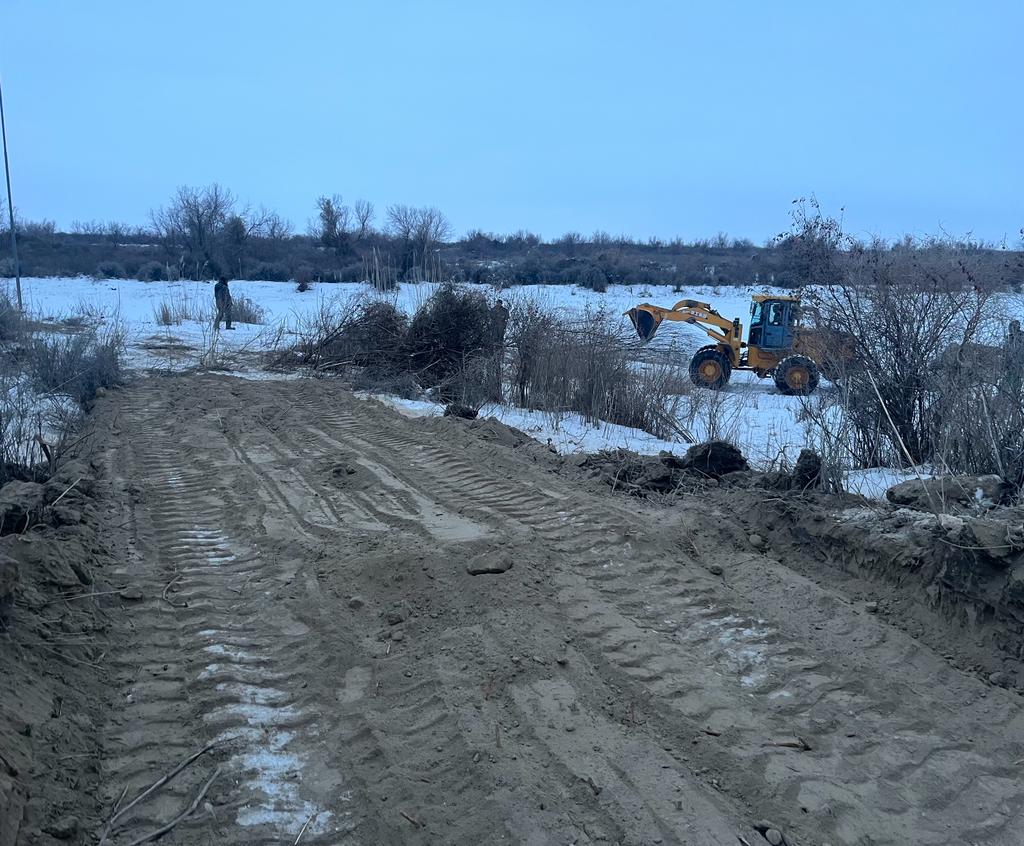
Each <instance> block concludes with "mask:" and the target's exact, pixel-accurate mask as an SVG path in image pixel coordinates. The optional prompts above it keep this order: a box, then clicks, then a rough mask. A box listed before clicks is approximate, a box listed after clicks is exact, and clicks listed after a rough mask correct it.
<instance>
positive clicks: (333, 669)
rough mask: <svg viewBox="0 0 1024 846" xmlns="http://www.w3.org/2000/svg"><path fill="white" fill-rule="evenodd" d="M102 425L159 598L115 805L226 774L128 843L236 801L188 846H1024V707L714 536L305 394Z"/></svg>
mask: <svg viewBox="0 0 1024 846" xmlns="http://www.w3.org/2000/svg"><path fill="white" fill-rule="evenodd" d="M97 425H99V426H107V427H109V431H110V432H111V435H110V436H109V437H108V438H107V444H108V450H107V453H106V456H105V462H106V466H107V477H108V480H109V481H108V486H109V489H108V491H107V492H106V494H105V495H106V496H107V497H109V501H110V503H111V509H112V513H111V520H112V525H117V526H118V527H119V528H117V529H116V530H115V531H117V532H120V533H123V538H121V541H120V544H119V545H120V548H122V549H124V551H125V559H124V561H123V562H122V563H121V565H120V567H121V571H120V572H121V574H122V576H121V577H123V578H127V579H130V580H131V581H132V582H133V583H135V584H137V585H138V586H139V588H140V589H141V593H142V599H141V601H139V602H137V603H135V604H133V605H131V606H128V612H129V614H130V621H129V626H128V627H127V628H126V629H125V631H124V634H123V636H122V637H121V638H120V639H119V643H118V644H117V649H116V652H117V654H116V657H115V659H114V660H115V662H116V671H117V684H116V689H114V690H112V692H111V693H112V696H113V697H114V699H115V702H116V705H117V707H116V709H115V710H114V711H112V716H111V718H110V720H109V723H108V725H107V726H106V727H105V729H104V730H103V742H104V748H105V754H106V759H105V761H104V764H103V770H104V782H105V785H106V787H105V795H104V797H103V798H104V799H105V801H107V802H109V803H113V802H114V801H115V800H116V799H117V797H118V796H119V795H120V794H121V792H122V790H123V788H124V787H125V785H128V786H129V787H130V790H129V794H128V795H129V796H131V795H133V794H134V792H135V791H136V789H137V788H140V787H143V786H145V785H147V784H149V783H150V782H152V781H153V780H154V778H155V777H156V776H158V775H160V774H161V773H164V772H166V771H167V770H168V769H170V767H171V766H173V764H174V763H175V762H177V761H179V760H181V759H183V758H185V757H186V756H188V755H189V754H190V753H192V752H195V751H197V750H199V749H201V748H203V747H204V746H205V745H206V744H209V743H212V742H219V744H220V745H219V746H217V747H216V748H214V749H213V750H211V751H210V752H208V753H207V754H205V755H204V756H202V757H201V758H199V759H198V760H197V761H196V762H195V763H193V764H192V765H190V766H189V767H188V768H187V769H186V770H185V771H184V772H183V773H182V774H181V775H180V776H179V777H178V778H176V779H175V780H174V781H172V782H171V783H170V784H168V785H167V786H166V787H165V788H162V789H160V790H159V791H157V792H156V793H155V794H154V795H153V797H152V798H150V799H148V800H147V801H145V802H143V803H141V804H140V805H139V806H137V807H136V808H135V809H133V810H132V814H134V813H136V812H138V813H137V815H135V816H134V817H132V814H128V815H126V816H125V818H124V819H125V820H126V821H127V820H128V818H129V817H132V819H131V821H130V822H128V823H127V826H126V827H127V833H125V832H122V833H121V834H119V835H118V836H117V837H115V838H113V839H112V840H111V842H112V843H116V844H121V843H127V842H130V840H131V838H132V837H133V836H138V835H141V834H143V833H145V832H147V831H150V830H152V829H154V828H157V827H159V825H160V824H161V823H163V822H165V821H167V820H169V819H171V818H173V817H174V816H175V815H176V814H177V813H179V812H180V811H181V809H182V808H183V807H186V806H187V805H188V804H189V803H190V802H191V801H192V800H193V798H194V797H196V796H197V795H198V794H199V793H200V792H201V790H202V788H203V787H204V785H206V783H207V782H208V780H209V779H210V778H211V777H212V776H214V775H216V777H215V778H214V780H213V782H212V784H211V785H210V786H209V789H208V792H207V793H205V795H203V796H202V798H201V800H200V803H199V811H198V813H197V814H196V815H194V816H193V817H192V818H191V819H189V820H187V821H185V822H183V823H181V824H180V825H178V826H177V827H176V828H175V829H174V830H173V832H172V833H171V834H170V835H169V836H168V837H167V838H166V840H165V841H164V842H168V843H178V844H213V843H216V844H221V846H226V844H257V843H260V844H262V843H266V844H271V843H273V844H281V843H289V844H291V843H294V842H295V841H296V839H297V838H299V841H300V842H301V843H304V844H315V843H322V844H328V843H331V844H333V843H353V844H356V843H360V844H384V843H387V844H392V843H456V844H488V843H528V844H549V843H550V844H556V843H557V844H570V843H578V844H585V843H622V844H653V843H666V844H723V846H725V844H730V846H733V845H734V844H737V843H744V842H745V843H748V844H751V846H756V844H757V843H764V842H768V841H767V840H765V839H764V837H763V836H762V835H761V834H759V833H758V830H757V829H756V827H755V826H756V824H757V823H758V821H759V820H766V821H771V822H772V824H773V825H774V826H776V827H778V828H779V829H781V830H782V831H784V832H785V834H786V837H787V838H788V841H789V842H790V843H792V844H823V843H831V844H833V846H838V844H944V843H953V842H956V843H973V844H1007V846H1010V844H1020V843H1021V842H1022V841H1021V837H1022V835H1021V832H1022V831H1024V812H1022V807H1024V806H1022V802H1024V785H1022V782H1021V764H1020V759H1022V758H1024V743H1022V738H1024V731H1022V729H1024V721H1022V711H1021V707H1020V702H1021V700H1020V698H1019V697H1017V696H1015V695H1013V694H1011V693H1009V692H1007V691H1002V690H997V689H994V688H991V687H989V686H987V685H985V684H983V683H982V682H980V681H978V680H977V679H975V678H973V677H970V676H967V675H964V674H962V673H960V672H958V671H957V670H955V669H953V668H952V667H951V666H950V665H949V664H948V663H947V662H946V661H945V660H944V659H943V658H942V657H941V656H939V655H937V654H935V653H934V652H933V651H931V650H929V649H928V648H925V647H924V646H922V645H921V644H919V643H918V642H916V641H914V640H913V639H911V638H910V637H909V636H908V635H906V634H904V633H902V632H900V631H898V630H895V629H893V628H891V627H889V626H887V625H886V623H885V621H884V620H881V619H879V618H878V617H877V616H875V615H872V614H869V613H866V612H865V610H864V608H863V607H862V606H861V604H859V603H858V602H855V601H852V600H851V599H850V598H849V597H847V596H845V595H844V594H843V593H842V591H841V589H840V588H839V587H837V586H830V585H829V583H828V582H827V580H825V581H823V582H822V584H820V585H819V584H815V583H814V582H812V581H811V580H809V579H808V578H805V577H804V576H802V575H799V574H798V573H797V572H796V570H795V569H794V568H791V567H788V566H786V564H785V562H780V561H777V560H775V559H774V558H773V556H772V553H771V550H767V551H766V552H765V553H764V554H761V553H757V552H751V551H750V550H749V549H748V550H746V551H742V552H741V551H739V550H737V549H736V548H735V547H734V546H730V544H729V542H728V539H729V538H731V537H732V535H731V534H730V532H731V531H732V529H730V528H729V527H730V525H731V524H732V519H731V515H729V514H727V513H726V512H725V511H724V510H722V509H721V507H720V506H719V507H716V506H713V505H711V504H708V503H707V502H702V501H700V500H697V499H694V500H693V501H692V502H691V503H687V504H685V505H683V506H681V507H678V508H675V509H672V510H658V509H654V508H649V507H644V506H641V505H638V504H636V503H634V502H632V501H629V500H625V499H619V498H613V497H612V496H610V495H608V494H606V493H603V492H601V491H598V490H597V489H595V488H591V487H589V486H587V485H586V484H583V483H579V482H575V481H573V480H572V479H571V478H569V477H567V476H565V475H559V474H556V473H553V472H551V469H550V467H549V462H547V461H546V459H545V458H544V457H543V456H542V455H539V452H540V450H539V449H535V450H530V449H524V450H518V451H516V450H512V449H509V448H507V447H506V446H504V445H502V444H501V443H500V442H498V441H496V440H488V439H486V438H484V437H481V436H480V433H479V432H477V433H474V432H473V431H470V430H469V429H467V427H466V426H465V424H463V423H460V422H457V421H451V420H443V421H442V420H433V421H413V420H407V419H404V418H402V417H400V416H399V415H398V414H396V413H394V412H392V411H390V410H388V409H385V408H383V407H381V406H378V405H376V404H375V403H368V402H364V401H360V400H357V399H354V398H353V397H352V396H351V395H350V394H348V393H346V392H345V391H343V390H341V389H339V388H337V387H335V386H333V385H331V384H327V383H320V382H313V381H308V380H303V381H295V382H244V381H240V380H230V379H224V378H216V377H192V378H188V379H178V378H175V379H163V378H152V379H150V380H146V381H142V382H141V383H140V384H138V385H137V386H135V387H133V388H131V389H129V390H126V391H124V392H122V393H120V394H119V395H118V396H116V397H109V398H107V399H106V400H104V401H103V403H102V404H101V407H100V409H99V411H98V412H97ZM483 434H486V430H485V431H484V432H483ZM115 517H116V518H117V519H116V520H115V519H114V518H115ZM508 564H511V567H510V569H507V570H506V571H505V572H500V573H487V574H481V575H470V573H469V572H467V565H468V566H470V567H485V568H492V569H499V570H500V569H502V568H503V567H505V566H506V565H508ZM218 767H219V770H218V769H217V768H218ZM762 828H763V826H762ZM773 836H774V835H773Z"/></svg>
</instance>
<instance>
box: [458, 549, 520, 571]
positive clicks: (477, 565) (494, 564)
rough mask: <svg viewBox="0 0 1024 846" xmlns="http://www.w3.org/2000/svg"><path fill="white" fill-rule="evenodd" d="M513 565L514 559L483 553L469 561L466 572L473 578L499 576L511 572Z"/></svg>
mask: <svg viewBox="0 0 1024 846" xmlns="http://www.w3.org/2000/svg"><path fill="white" fill-rule="evenodd" d="M512 563H513V562H512V558H511V557H510V556H508V555H495V554H493V553H483V554H482V555H477V556H476V557H475V558H471V559H470V560H469V562H468V563H467V564H466V572H467V573H469V575H471V576H485V575H499V574H501V573H507V572H508V571H509V570H511V569H512Z"/></svg>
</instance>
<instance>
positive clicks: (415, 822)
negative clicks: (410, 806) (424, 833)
mask: <svg viewBox="0 0 1024 846" xmlns="http://www.w3.org/2000/svg"><path fill="white" fill-rule="evenodd" d="M398 813H400V814H401V815H402V816H403V817H405V818H406V819H407V820H408V821H409V822H411V823H412V824H413V826H415V827H416V828H422V827H423V823H421V822H420V821H419V820H418V819H416V817H413V816H410V815H409V814H407V813H406V812H405V811H399V812H398Z"/></svg>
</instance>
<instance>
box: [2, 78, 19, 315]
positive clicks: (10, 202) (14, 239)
mask: <svg viewBox="0 0 1024 846" xmlns="http://www.w3.org/2000/svg"><path fill="white" fill-rule="evenodd" d="M0 134H2V135H3V137H4V174H5V175H6V176H7V213H8V214H9V215H10V220H11V252H12V253H13V254H14V277H15V280H16V284H17V286H18V311H24V305H23V304H22V302H21V265H20V264H18V234H17V233H16V232H15V231H14V197H13V196H12V195H11V163H10V161H9V160H8V158H7V124H6V122H5V121H4V88H3V84H2V83H0Z"/></svg>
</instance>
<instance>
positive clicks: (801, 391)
mask: <svg viewBox="0 0 1024 846" xmlns="http://www.w3.org/2000/svg"><path fill="white" fill-rule="evenodd" d="M626 314H627V315H628V316H629V319H630V320H631V321H632V322H633V327H634V328H635V329H636V333H637V335H639V336H640V339H641V340H642V341H649V340H650V339H651V338H653V337H654V333H655V332H657V331H658V327H659V326H661V324H662V321H664V320H675V321H679V322H682V323H690V324H693V325H697V326H700V328H701V329H703V330H704V331H705V332H706V333H707V335H708V337H709V338H711V340H712V341H714V343H713V344H709V345H708V346H705V347H701V348H700V349H699V350H697V352H696V353H695V354H694V356H693V359H692V360H691V361H690V380H691V381H692V382H693V384H695V385H697V386H699V387H701V388H711V389H713V390H718V389H720V388H723V387H724V386H725V385H726V383H727V382H728V381H729V377H730V376H731V375H732V371H733V370H752V371H753V372H754V373H756V374H757V375H758V376H759V377H760V378H762V379H765V378H768V377H769V376H771V377H772V378H773V379H774V380H775V385H776V387H778V389H779V390H780V391H781V392H782V393H784V394H790V395H806V394H810V393H813V392H814V390H815V389H816V388H817V387H818V381H819V379H820V368H819V362H821V361H822V360H823V359H824V352H825V350H824V348H823V346H822V343H821V338H820V336H819V335H817V333H815V332H812V331H809V330H807V329H802V328H801V327H800V325H799V323H800V298H799V297H784V296H769V295H763V294H758V295H755V296H754V297H753V298H752V301H751V304H750V332H749V334H748V338H747V340H746V341H744V340H743V324H741V323H740V320H739V318H738V317H737V318H735V319H733V320H729V319H728V318H726V317H722V315H720V314H719V313H718V312H717V311H715V310H714V309H713V308H712V307H711V306H710V305H708V304H707V303H702V302H698V301H697V300H680V301H679V302H677V303H676V304H675V305H674V306H672V308H662V307H661V306H656V305H651V304H650V303H642V304H641V305H638V306H635V307H634V308H631V309H630V310H629V311H627V312H626Z"/></svg>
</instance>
